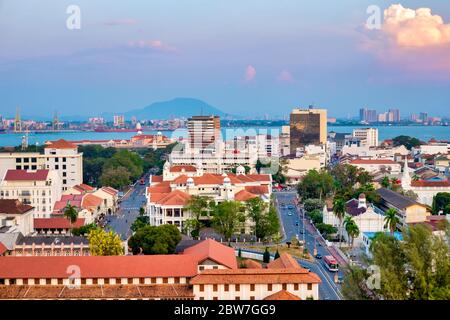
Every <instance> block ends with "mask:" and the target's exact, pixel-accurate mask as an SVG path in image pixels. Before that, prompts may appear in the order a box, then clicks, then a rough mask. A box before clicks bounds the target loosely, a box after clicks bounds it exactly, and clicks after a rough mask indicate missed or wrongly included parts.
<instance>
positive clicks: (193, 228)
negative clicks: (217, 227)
mask: <svg viewBox="0 0 450 320" xmlns="http://www.w3.org/2000/svg"><path fill="white" fill-rule="evenodd" d="M211 207H212V199H211V198H209V197H204V196H196V195H194V196H191V198H190V199H189V200H188V202H187V204H186V206H185V207H184V210H185V211H189V212H190V213H191V219H190V222H189V223H188V224H187V225H186V227H189V231H190V233H191V236H193V237H198V235H199V233H200V229H201V228H202V226H203V224H202V222H201V221H200V218H201V217H206V216H208V215H209V214H210V211H211Z"/></svg>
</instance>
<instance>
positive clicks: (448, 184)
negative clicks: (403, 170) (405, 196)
mask: <svg viewBox="0 0 450 320" xmlns="http://www.w3.org/2000/svg"><path fill="white" fill-rule="evenodd" d="M411 186H413V187H447V188H450V182H449V181H448V180H443V181H427V180H419V181H411Z"/></svg>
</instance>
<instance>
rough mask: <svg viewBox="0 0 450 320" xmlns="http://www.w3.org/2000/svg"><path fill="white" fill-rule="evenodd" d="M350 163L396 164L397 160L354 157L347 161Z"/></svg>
mask: <svg viewBox="0 0 450 320" xmlns="http://www.w3.org/2000/svg"><path fill="white" fill-rule="evenodd" d="M349 163H350V164H390V165H393V164H397V162H395V161H393V160H388V159H373V160H369V159H355V160H352V161H350V162H349Z"/></svg>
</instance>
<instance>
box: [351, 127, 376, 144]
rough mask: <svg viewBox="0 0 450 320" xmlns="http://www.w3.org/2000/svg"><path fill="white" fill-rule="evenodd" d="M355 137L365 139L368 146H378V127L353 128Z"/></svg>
mask: <svg viewBox="0 0 450 320" xmlns="http://www.w3.org/2000/svg"><path fill="white" fill-rule="evenodd" d="M353 137H355V138H359V139H361V140H363V141H365V142H364V143H365V145H366V146H368V147H376V146H378V129H376V128H359V129H353Z"/></svg>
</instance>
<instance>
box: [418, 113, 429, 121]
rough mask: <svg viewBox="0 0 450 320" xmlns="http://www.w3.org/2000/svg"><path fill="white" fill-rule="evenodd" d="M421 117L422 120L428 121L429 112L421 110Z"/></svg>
mask: <svg viewBox="0 0 450 320" xmlns="http://www.w3.org/2000/svg"><path fill="white" fill-rule="evenodd" d="M419 118H420V120H422V122H428V113H427V112H421V113H420V114H419Z"/></svg>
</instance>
